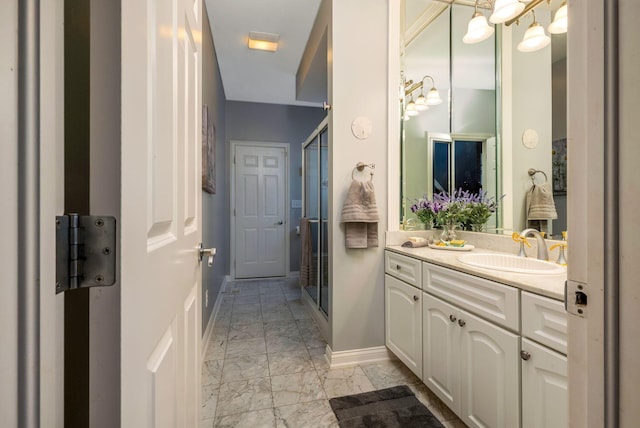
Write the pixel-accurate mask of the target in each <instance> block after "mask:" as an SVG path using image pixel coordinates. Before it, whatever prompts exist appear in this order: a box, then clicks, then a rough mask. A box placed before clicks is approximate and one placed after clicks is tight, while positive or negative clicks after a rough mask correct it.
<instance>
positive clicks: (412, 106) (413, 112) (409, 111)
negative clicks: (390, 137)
mask: <svg viewBox="0 0 640 428" xmlns="http://www.w3.org/2000/svg"><path fill="white" fill-rule="evenodd" d="M405 114H406V115H407V116H417V115H418V109H417V108H416V102H415V101H413V95H411V100H410V101H409V103H408V104H407V107H406V108H405Z"/></svg>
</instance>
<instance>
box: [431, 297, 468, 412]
mask: <svg viewBox="0 0 640 428" xmlns="http://www.w3.org/2000/svg"><path fill="white" fill-rule="evenodd" d="M459 315H460V310H459V309H456V308H455V307H454V306H452V305H450V304H448V303H445V302H443V301H442V300H440V299H437V298H435V297H433V296H430V295H429V294H427V293H422V338H423V339H422V340H423V342H422V355H423V358H422V371H423V378H422V381H423V382H424V383H425V384H426V385H427V386H428V387H429V389H431V391H433V392H434V393H435V394H436V395H437V396H438V397H440V399H441V400H442V401H444V403H445V404H446V405H447V406H448V407H449V408H450V409H451V410H453V411H454V412H456V413H458V411H459V409H460V404H459V402H460V399H459V397H460V370H459V367H460V364H459V363H460V357H459V341H460V327H459V326H458V317H459Z"/></svg>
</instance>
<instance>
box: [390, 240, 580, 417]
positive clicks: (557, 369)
mask: <svg viewBox="0 0 640 428" xmlns="http://www.w3.org/2000/svg"><path fill="white" fill-rule="evenodd" d="M385 272H386V276H385V299H386V301H385V333H386V344H387V347H388V348H389V350H391V351H392V352H393V353H394V354H395V355H396V356H397V357H398V358H399V359H400V360H401V361H402V362H404V363H405V364H406V365H407V366H408V367H409V368H411V370H413V372H414V373H416V375H418V376H419V377H420V378H421V379H422V381H423V382H424V383H425V384H426V385H427V386H428V387H429V389H430V390H431V391H433V392H434V393H435V394H436V395H437V396H438V397H439V398H440V399H441V400H442V401H443V402H444V403H445V404H446V405H447V406H448V407H449V408H451V410H453V411H454V412H455V413H456V414H457V415H458V416H459V417H460V419H462V420H463V421H464V422H465V423H466V424H467V425H468V426H470V427H492V428H498V427H502V428H512V427H525V428H533V427H536V428H550V427H558V428H560V427H562V428H565V427H566V426H567V409H568V406H567V401H568V400H567V358H566V349H567V317H566V313H565V311H564V307H563V303H562V302H561V301H558V300H554V299H550V298H547V297H543V296H540V295H537V294H534V293H530V292H527V291H521V290H520V289H519V288H516V287H512V286H508V285H504V284H499V283H497V282H494V281H490V280H487V279H483V278H479V277H477V276H474V275H469V274H466V273H462V272H459V271H456V270H454V269H448V268H445V267H442V266H438V265H434V264H432V263H429V262H427V261H422V260H419V259H418V258H413V257H410V256H406V255H403V254H398V253H396V252H393V251H386V252H385Z"/></svg>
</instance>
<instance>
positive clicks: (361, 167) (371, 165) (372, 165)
mask: <svg viewBox="0 0 640 428" xmlns="http://www.w3.org/2000/svg"><path fill="white" fill-rule="evenodd" d="M375 167H376V164H375V163H368V164H367V163H363V162H358V163H357V164H356V167H355V168H353V171H351V179H352V180H355V177H354V174H355V173H356V170H358V171H360V172H362V171H364V169H365V168H371V169H375ZM371 178H373V171H371Z"/></svg>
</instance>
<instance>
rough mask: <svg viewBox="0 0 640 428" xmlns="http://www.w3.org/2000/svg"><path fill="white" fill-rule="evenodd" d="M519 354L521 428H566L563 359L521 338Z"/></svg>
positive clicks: (565, 386)
mask: <svg viewBox="0 0 640 428" xmlns="http://www.w3.org/2000/svg"><path fill="white" fill-rule="evenodd" d="M522 351H523V354H522V361H521V364H522V426H523V428H566V427H567V426H568V414H569V391H568V388H567V357H566V356H564V355H562V354H560V353H558V352H555V351H552V350H551V349H549V348H547V347H544V346H542V345H538V344H537V343H535V342H533V341H531V340H528V339H524V338H523V339H522Z"/></svg>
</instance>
